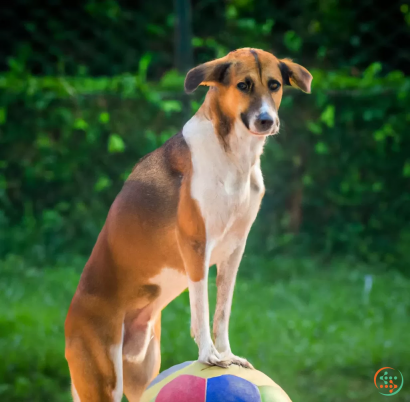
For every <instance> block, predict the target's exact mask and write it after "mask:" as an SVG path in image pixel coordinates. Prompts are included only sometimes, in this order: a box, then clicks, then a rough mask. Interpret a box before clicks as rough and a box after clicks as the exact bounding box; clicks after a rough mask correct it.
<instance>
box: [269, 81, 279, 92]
mask: <svg viewBox="0 0 410 402" xmlns="http://www.w3.org/2000/svg"><path fill="white" fill-rule="evenodd" d="M268 88H269V90H270V91H272V92H274V91H277V90H278V89H279V88H280V82H279V81H276V80H270V81H269V82H268Z"/></svg>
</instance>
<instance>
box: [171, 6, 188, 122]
mask: <svg viewBox="0 0 410 402" xmlns="http://www.w3.org/2000/svg"><path fill="white" fill-rule="evenodd" d="M174 4H175V66H176V68H177V69H178V71H179V72H180V73H181V74H186V73H187V71H188V70H189V69H190V68H192V66H193V51H192V14H191V0H174ZM182 104H183V113H184V118H185V119H188V118H189V117H190V116H191V110H190V101H189V98H188V97H187V95H184V96H183V100H182Z"/></svg>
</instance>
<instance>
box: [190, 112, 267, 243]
mask: <svg viewBox="0 0 410 402" xmlns="http://www.w3.org/2000/svg"><path fill="white" fill-rule="evenodd" d="M195 119H197V120H195ZM183 135H184V137H185V139H186V141H187V143H188V146H189V147H190V150H191V158H192V166H193V175H192V178H191V195H192V198H193V199H195V200H196V201H197V202H198V204H199V207H200V210H201V213H202V217H203V219H204V223H205V228H206V234H207V242H210V243H212V244H214V246H215V247H216V246H217V245H218V243H220V242H221V241H222V240H225V241H229V240H228V239H227V238H226V235H227V233H229V231H230V229H231V228H232V226H233V225H234V224H235V222H237V221H238V219H245V220H246V218H247V217H246V215H249V218H251V215H252V216H253V215H256V214H254V210H255V208H253V207H252V205H253V204H256V210H257V208H258V206H259V201H260V198H259V199H258V197H255V196H253V195H252V190H251V177H252V174H253V173H254V171H255V169H257V170H259V176H260V177H259V178H258V179H259V180H260V182H261V187H263V180H262V175H261V173H260V169H259V165H258V166H257V167H256V168H252V167H251V158H250V157H249V155H248V157H244V158H237V156H238V155H232V152H235V150H233V151H231V154H229V152H226V151H225V150H224V148H223V146H222V144H221V142H220V140H219V139H218V137H217V135H216V134H215V133H214V132H213V126H212V123H211V122H209V121H206V120H205V121H204V120H199V119H198V118H196V117H194V118H193V119H191V120H190V121H189V122H188V123H187V124H186V125H185V127H184V131H183ZM243 145H244V147H246V146H247V144H246V143H244V144H243ZM253 176H255V175H254V174H253ZM253 219H254V217H253ZM253 219H252V221H253Z"/></svg>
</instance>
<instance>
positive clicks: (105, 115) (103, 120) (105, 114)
mask: <svg viewBox="0 0 410 402" xmlns="http://www.w3.org/2000/svg"><path fill="white" fill-rule="evenodd" d="M99 119H100V122H101V123H103V124H107V123H108V122H109V121H110V114H109V113H108V112H102V113H101V114H100V117H99Z"/></svg>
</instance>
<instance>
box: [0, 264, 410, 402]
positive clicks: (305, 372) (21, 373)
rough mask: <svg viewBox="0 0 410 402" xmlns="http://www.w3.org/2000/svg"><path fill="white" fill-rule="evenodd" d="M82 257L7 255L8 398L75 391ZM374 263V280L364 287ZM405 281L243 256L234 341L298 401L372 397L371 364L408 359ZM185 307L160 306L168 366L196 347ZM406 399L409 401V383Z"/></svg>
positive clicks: (1, 303)
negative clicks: (38, 263)
mask: <svg viewBox="0 0 410 402" xmlns="http://www.w3.org/2000/svg"><path fill="white" fill-rule="evenodd" d="M81 267H82V265H78V267H77V269H73V268H69V267H61V268H57V267H50V268H45V269H42V270H37V269H34V268H32V267H30V266H29V265H26V264H24V263H23V262H22V261H21V260H19V259H15V258H14V259H9V260H8V261H3V262H1V269H0V334H1V336H0V355H1V356H2V358H1V360H0V399H1V400H2V401H4V402H26V401H27V402H37V401H38V402H40V401H41V402H42V401H55V402H68V401H70V397H69V373H68V367H67V364H66V362H65V360H64V335H63V323H64V319H65V315H66V312H67V309H68V306H69V303H70V300H71V297H72V295H73V292H74V290H75V287H76V285H77V282H78V279H79V276H80V272H81ZM256 268H257V269H256ZM211 272H212V275H211V276H212V278H211V279H210V300H211V311H213V309H214V302H212V301H214V300H215V291H216V286H215V277H214V272H213V271H211ZM369 272H372V273H373V276H372V280H373V286H372V289H371V291H370V292H367V291H365V290H364V281H365V276H366V275H368V274H369ZM409 287H410V282H409V280H408V279H406V278H405V277H403V276H402V275H400V274H398V273H386V272H383V270H379V271H378V272H377V271H376V270H375V267H374V266H372V267H371V269H370V267H367V266H356V267H355V268H352V264H351V262H348V261H345V262H335V263H333V264H332V265H331V266H325V265H324V264H323V262H320V261H314V260H309V259H303V260H289V259H283V258H279V259H275V260H272V261H265V260H262V259H260V258H255V257H252V256H245V259H244V262H243V264H242V268H241V271H240V273H239V280H238V283H237V286H236V289H235V295H234V301H233V310H232V318H231V325H230V340H231V344H232V348H233V351H234V352H235V353H237V354H239V355H241V356H245V357H247V358H248V359H249V360H250V361H251V362H252V363H253V364H254V365H255V366H256V368H258V369H260V370H262V371H263V372H265V373H266V374H267V375H269V376H271V377H272V378H273V379H274V380H275V381H276V382H278V383H279V384H280V385H281V386H282V387H283V388H284V389H285V390H286V391H287V392H288V393H289V395H290V397H291V398H292V400H294V401H298V400H303V401H306V402H313V401H315V402H316V401H317V400H318V399H319V400H324V401H329V402H345V401H363V402H366V401H368V402H371V401H374V400H375V398H376V397H377V395H378V394H377V390H376V389H375V388H374V384H373V375H374V373H375V372H376V371H377V370H378V369H379V368H381V367H383V366H384V365H386V364H388V365H390V366H391V367H398V368H400V369H404V368H405V367H406V364H407V363H408V361H409V359H410V348H409V343H408V342H406V339H405V336H406V335H405V334H408V332H409V331H410V324H409V321H408V319H407V314H408V310H409V309H410V303H409V298H408V289H409ZM312 289H314V291H312ZM386 295H388V297H386ZM189 311H190V310H189V299H188V293H183V294H182V295H181V296H180V297H179V298H177V299H176V300H175V301H174V302H172V303H171V305H170V306H169V307H167V308H166V309H165V311H164V313H163V318H162V322H163V326H162V369H165V368H168V367H170V366H171V365H174V364H178V363H181V362H182V361H185V360H192V359H195V357H196V355H197V347H196V345H195V343H194V341H193V340H192V339H190V331H189V322H190V314H189ZM369 334H371V336H370V335H369ZM404 375H405V374H404ZM375 395H376V396H375ZM400 401H410V393H409V390H408V388H406V387H404V388H403V390H402V391H401V393H400Z"/></svg>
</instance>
